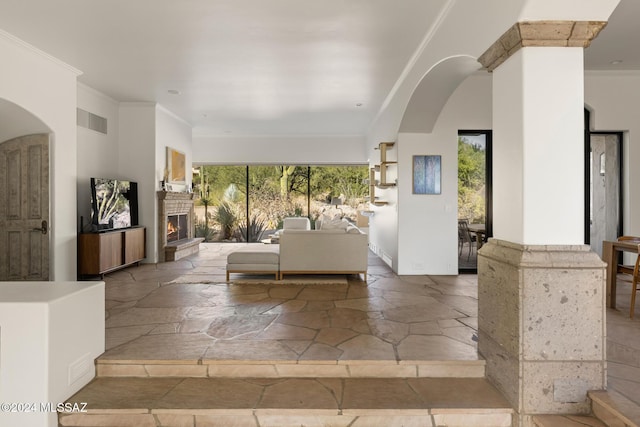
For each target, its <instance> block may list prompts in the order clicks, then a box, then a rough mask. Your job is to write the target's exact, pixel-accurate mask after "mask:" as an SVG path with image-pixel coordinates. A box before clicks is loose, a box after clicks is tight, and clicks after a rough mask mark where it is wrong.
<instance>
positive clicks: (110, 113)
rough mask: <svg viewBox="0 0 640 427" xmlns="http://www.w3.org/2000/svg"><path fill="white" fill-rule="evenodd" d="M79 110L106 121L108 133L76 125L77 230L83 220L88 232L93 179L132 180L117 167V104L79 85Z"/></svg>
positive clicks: (101, 94) (99, 93)
mask: <svg viewBox="0 0 640 427" xmlns="http://www.w3.org/2000/svg"><path fill="white" fill-rule="evenodd" d="M78 108H81V109H83V110H85V111H89V112H90V113H93V114H97V115H98V116H100V117H104V118H106V119H107V134H106V135H105V134H103V133H101V132H96V131H94V130H91V129H87V128H84V127H81V126H77V135H78V176H77V191H78V230H79V231H80V217H82V222H83V224H84V227H85V230H86V229H87V227H88V225H89V224H90V223H91V188H90V179H91V178H92V177H93V178H117V179H129V177H128V176H126V175H122V174H120V172H119V167H118V161H119V160H118V153H119V145H118V134H119V132H118V128H119V105H118V102H117V101H115V100H113V99H111V98H109V97H108V96H106V95H104V94H103V93H101V92H98V91H96V90H94V89H92V88H90V87H88V86H85V85H83V84H80V83H79V84H78Z"/></svg>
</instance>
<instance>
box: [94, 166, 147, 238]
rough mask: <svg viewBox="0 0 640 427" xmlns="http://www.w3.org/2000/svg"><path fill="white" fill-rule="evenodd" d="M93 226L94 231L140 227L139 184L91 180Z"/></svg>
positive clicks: (113, 180) (117, 180) (99, 179)
mask: <svg viewBox="0 0 640 427" xmlns="http://www.w3.org/2000/svg"><path fill="white" fill-rule="evenodd" d="M91 224H92V229H93V230H94V231H106V230H114V229H118V228H128V227H133V226H136V225H138V184H137V183H135V182H131V181H125V180H120V179H112V178H91Z"/></svg>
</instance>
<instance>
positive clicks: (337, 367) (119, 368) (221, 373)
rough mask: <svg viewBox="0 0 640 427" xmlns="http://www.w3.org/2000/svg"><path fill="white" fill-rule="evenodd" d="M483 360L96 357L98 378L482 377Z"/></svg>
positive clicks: (483, 371)
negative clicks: (151, 358) (157, 358)
mask: <svg viewBox="0 0 640 427" xmlns="http://www.w3.org/2000/svg"><path fill="white" fill-rule="evenodd" d="M484 374H485V361H484V360H444V361H434V360H401V361H395V360H207V359H197V360H120V359H108V360H107V359H98V360H97V361H96V375H97V376H98V377H200V378H207V377H212V378H220V377H225V378H238V377H239V378H243V377H261V378H289V377H299V378H309V377H313V378H317V377H333V378H365V377H366V378H423V377H430V378H450V377H459V378H462V377H464V378H483V377H484Z"/></svg>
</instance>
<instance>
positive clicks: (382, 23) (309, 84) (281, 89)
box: [0, 0, 640, 135]
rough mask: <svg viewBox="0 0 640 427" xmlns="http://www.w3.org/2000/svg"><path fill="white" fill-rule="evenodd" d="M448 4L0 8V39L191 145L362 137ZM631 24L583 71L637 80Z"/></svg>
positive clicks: (625, 6) (244, 0)
mask: <svg viewBox="0 0 640 427" xmlns="http://www.w3.org/2000/svg"><path fill="white" fill-rule="evenodd" d="M445 3H446V1H445V0H429V1H425V0H322V1H311V0H268V1H265V0H180V1H177V0H135V1H131V0H109V1H88V0H56V1H51V0H20V1H15V0H0V29H2V30H4V31H7V32H8V33H11V34H13V35H14V36H16V37H18V38H20V39H22V40H24V41H26V42H28V43H30V44H32V45H34V46H36V47H37V48H39V49H41V50H43V51H45V52H47V53H49V54H50V55H53V56H55V57H57V58H59V59H60V60H62V61H64V62H66V63H68V64H70V65H72V66H73V67H75V68H77V69H79V70H81V71H82V72H83V75H82V76H81V77H80V78H79V80H80V81H81V82H83V83H85V84H87V85H88V86H91V87H93V88H95V89H97V90H99V91H101V92H103V93H105V94H107V95H108V96H110V97H112V98H114V99H115V100H118V101H153V102H158V103H160V104H162V105H163V106H165V107H166V108H168V109H169V110H171V111H172V112H174V113H175V114H177V115H178V116H180V117H182V118H184V119H185V120H187V121H188V122H190V123H191V124H192V125H193V126H194V134H206V135H303V134H304V135H362V134H364V133H366V131H367V129H368V127H369V126H370V124H371V122H372V120H373V119H374V117H375V116H376V114H377V113H378V111H379V109H380V108H381V105H382V103H383V102H384V100H385V98H386V97H387V95H388V94H389V92H390V91H391V89H392V87H393V86H394V84H395V83H396V81H397V80H398V78H399V77H400V75H401V73H402V71H403V69H404V68H405V66H406V65H407V63H408V61H409V60H410V58H411V56H412V55H413V53H414V51H415V50H416V48H417V47H418V46H419V45H420V43H421V41H422V39H423V38H424V37H425V34H426V33H427V31H428V30H429V28H430V26H431V25H432V24H433V22H434V20H435V19H436V18H437V16H438V14H439V13H440V11H441V8H442V7H443V5H444V4H445ZM639 17H640V1H638V0H622V2H621V4H620V6H619V7H618V9H617V10H616V11H615V12H614V14H613V16H612V17H611V20H610V23H609V25H608V26H607V28H605V30H604V31H603V32H602V33H601V34H600V36H599V37H598V38H597V39H596V40H595V41H594V42H593V44H592V47H590V48H589V49H587V51H586V54H585V64H586V65H585V67H586V68H587V69H601V70H602V69H634V70H638V69H640V49H638V48H637V46H638V45H639V42H640V26H639V25H637V23H636V20H637V19H638V18H639ZM460 30H461V31H464V29H463V28H461V29H460ZM614 60H621V61H622V62H621V63H619V64H616V65H613V64H611V62H612V61H614ZM172 90H177V91H179V92H180V93H179V94H177V95H175V94H171V93H169V91H172Z"/></svg>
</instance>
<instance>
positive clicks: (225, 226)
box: [213, 202, 238, 240]
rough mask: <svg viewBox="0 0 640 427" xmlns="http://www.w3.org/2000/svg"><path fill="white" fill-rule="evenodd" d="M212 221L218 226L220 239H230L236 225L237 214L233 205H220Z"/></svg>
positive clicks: (225, 203)
mask: <svg viewBox="0 0 640 427" xmlns="http://www.w3.org/2000/svg"><path fill="white" fill-rule="evenodd" d="M213 220H214V221H215V222H217V223H218V224H219V225H220V228H221V230H222V239H223V240H229V239H231V237H233V234H234V230H235V228H236V227H237V225H238V214H237V210H236V207H235V205H233V204H232V203H229V202H222V203H220V204H219V205H218V208H217V209H216V211H215V213H214V215H213Z"/></svg>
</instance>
